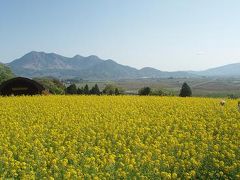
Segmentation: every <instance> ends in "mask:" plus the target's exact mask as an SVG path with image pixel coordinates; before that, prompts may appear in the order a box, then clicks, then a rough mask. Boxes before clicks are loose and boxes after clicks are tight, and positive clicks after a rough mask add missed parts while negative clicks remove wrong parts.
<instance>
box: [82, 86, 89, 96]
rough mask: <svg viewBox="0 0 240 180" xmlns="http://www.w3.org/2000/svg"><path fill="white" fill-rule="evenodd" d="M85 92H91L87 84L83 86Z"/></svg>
mask: <svg viewBox="0 0 240 180" xmlns="http://www.w3.org/2000/svg"><path fill="white" fill-rule="evenodd" d="M83 94H89V87H88V85H87V84H86V85H85V86H84V88H83Z"/></svg>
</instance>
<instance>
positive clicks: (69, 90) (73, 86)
mask: <svg viewBox="0 0 240 180" xmlns="http://www.w3.org/2000/svg"><path fill="white" fill-rule="evenodd" d="M66 94H77V86H76V84H71V85H70V86H68V87H67V88H66Z"/></svg>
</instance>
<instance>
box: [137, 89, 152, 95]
mask: <svg viewBox="0 0 240 180" xmlns="http://www.w3.org/2000/svg"><path fill="white" fill-rule="evenodd" d="M150 93H151V88H150V87H144V88H141V89H139V91H138V94H139V95H140V96H147V95H149V94H150Z"/></svg>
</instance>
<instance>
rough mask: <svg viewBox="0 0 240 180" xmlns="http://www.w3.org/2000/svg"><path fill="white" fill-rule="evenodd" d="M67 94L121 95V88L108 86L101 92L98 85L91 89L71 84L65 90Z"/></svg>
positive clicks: (86, 86)
mask: <svg viewBox="0 0 240 180" xmlns="http://www.w3.org/2000/svg"><path fill="white" fill-rule="evenodd" d="M65 93H66V94H83V95H101V94H106V95H119V94H121V92H120V90H119V88H117V87H114V86H113V85H106V86H105V88H104V89H103V90H102V91H101V90H100V89H99V87H98V85H97V84H95V85H94V86H93V87H92V88H89V86H88V84H86V85H85V86H83V87H77V86H76V84H71V85H70V86H68V87H67V88H66V90H65Z"/></svg>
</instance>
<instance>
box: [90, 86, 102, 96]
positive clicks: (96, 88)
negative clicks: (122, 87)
mask: <svg viewBox="0 0 240 180" xmlns="http://www.w3.org/2000/svg"><path fill="white" fill-rule="evenodd" d="M100 93H101V92H100V90H99V87H98V85H97V84H95V86H93V87H92V89H91V90H90V94H95V95H100Z"/></svg>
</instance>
